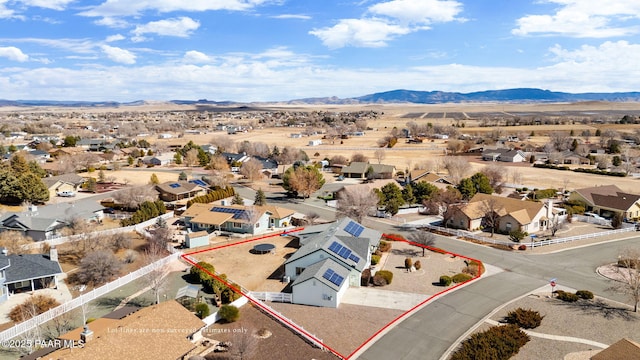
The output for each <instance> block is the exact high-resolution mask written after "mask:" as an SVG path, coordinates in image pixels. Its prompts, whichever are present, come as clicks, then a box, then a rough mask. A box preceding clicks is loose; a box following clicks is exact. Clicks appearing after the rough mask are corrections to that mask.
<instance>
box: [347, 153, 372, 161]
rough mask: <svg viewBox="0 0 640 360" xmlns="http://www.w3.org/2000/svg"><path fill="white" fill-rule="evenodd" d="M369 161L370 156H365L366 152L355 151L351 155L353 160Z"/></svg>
mask: <svg viewBox="0 0 640 360" xmlns="http://www.w3.org/2000/svg"><path fill="white" fill-rule="evenodd" d="M367 161H369V158H368V157H366V156H364V154H361V153H355V154H353V155H351V162H367Z"/></svg>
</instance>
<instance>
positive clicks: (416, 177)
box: [406, 170, 453, 188]
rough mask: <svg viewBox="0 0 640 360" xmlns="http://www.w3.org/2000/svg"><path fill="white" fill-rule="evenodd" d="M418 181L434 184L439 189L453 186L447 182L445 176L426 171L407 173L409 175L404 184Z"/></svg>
mask: <svg viewBox="0 0 640 360" xmlns="http://www.w3.org/2000/svg"><path fill="white" fill-rule="evenodd" d="M419 181H426V182H428V183H431V184H434V185H436V186H438V187H441V188H444V187H447V186H449V185H453V183H452V182H451V181H449V180H448V179H447V177H446V176H442V175H438V174H436V173H434V172H430V171H428V170H412V171H409V173H408V174H407V176H406V182H407V183H417V182H419Z"/></svg>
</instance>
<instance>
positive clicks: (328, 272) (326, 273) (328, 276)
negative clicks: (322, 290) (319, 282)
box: [322, 269, 335, 281]
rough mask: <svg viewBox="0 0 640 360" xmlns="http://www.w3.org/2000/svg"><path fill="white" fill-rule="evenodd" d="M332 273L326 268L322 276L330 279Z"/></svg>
mask: <svg viewBox="0 0 640 360" xmlns="http://www.w3.org/2000/svg"><path fill="white" fill-rule="evenodd" d="M333 274H335V272H334V271H333V270H331V269H327V271H325V272H324V275H322V277H323V278H325V279H327V280H329V281H331V277H332V276H333Z"/></svg>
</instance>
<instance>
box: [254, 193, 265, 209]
mask: <svg viewBox="0 0 640 360" xmlns="http://www.w3.org/2000/svg"><path fill="white" fill-rule="evenodd" d="M253 204H254V205H256V206H264V205H267V196H266V195H265V194H264V191H262V189H258V191H256V197H255V199H254V200H253Z"/></svg>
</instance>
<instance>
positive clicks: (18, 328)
mask: <svg viewBox="0 0 640 360" xmlns="http://www.w3.org/2000/svg"><path fill="white" fill-rule="evenodd" d="M179 256H180V253H179V252H178V253H173V254H171V255H169V256H167V257H165V258H162V259H160V260H158V261H156V262H155V263H153V264H149V265H147V266H145V267H142V268H140V269H138V270H136V271H134V272H131V273H129V274H127V275H125V276H122V277H120V278H118V279H116V280H114V281H112V282H110V283H107V284H105V285H102V286H101V287H99V288H96V289H93V290H91V291H89V292H88V293H86V294H82V295H81V296H79V297H77V298H75V299H73V300H70V301H67V302H65V303H64V304H62V305H60V306H57V307H55V308H53V309H51V310H49V311H46V312H44V313H42V314H40V315H38V316H35V317H33V318H31V319H29V320H26V321H23V322H21V323H19V324H17V325H15V326H13V327H11V328H9V329H7V330H4V331H2V332H0V343H1V342H4V341H7V340H9V339H12V338H14V337H16V336H19V335H21V334H23V333H25V332H27V331H29V330H31V329H33V328H35V327H37V326H40V325H42V324H44V323H46V322H47V321H49V320H52V319H54V318H56V317H58V316H60V315H62V314H64V313H67V312H69V311H71V310H73V309H75V308H78V307H80V306H82V305H84V304H86V303H88V302H89V301H92V300H95V299H96V298H98V297H100V296H102V295H105V294H107V293H109V292H111V291H113V290H115V289H117V288H119V287H120V286H123V285H126V284H128V283H130V282H132V281H133V280H136V279H138V278H141V277H142V276H144V275H147V274H148V273H150V272H151V271H153V270H155V269H157V268H158V266H162V265H165V264H167V263H169V262H170V261H172V260H175V259H177V258H178V257H179Z"/></svg>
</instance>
